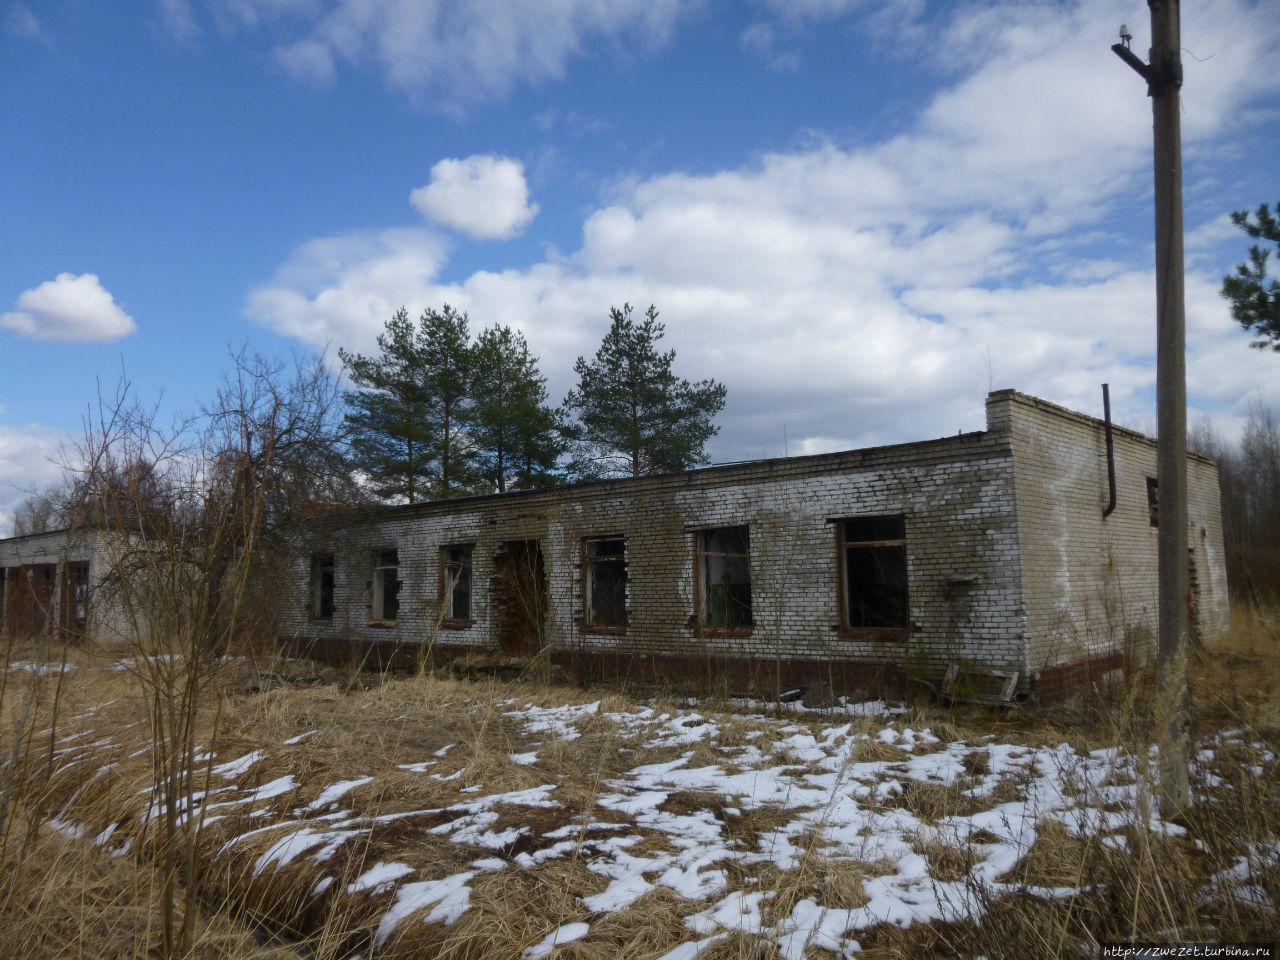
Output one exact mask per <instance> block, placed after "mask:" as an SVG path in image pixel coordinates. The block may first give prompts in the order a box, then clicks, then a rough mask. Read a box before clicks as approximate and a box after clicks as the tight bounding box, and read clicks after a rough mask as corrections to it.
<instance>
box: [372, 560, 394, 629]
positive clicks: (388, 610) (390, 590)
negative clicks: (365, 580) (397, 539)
mask: <svg viewBox="0 0 1280 960" xmlns="http://www.w3.org/2000/svg"><path fill="white" fill-rule="evenodd" d="M399 611H400V554H399V551H396V550H380V551H379V552H378V554H377V556H376V562H375V564H374V568H373V611H372V613H373V619H374V620H384V621H392V620H395V618H396V614H397V613H399Z"/></svg>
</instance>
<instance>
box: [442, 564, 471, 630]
mask: <svg viewBox="0 0 1280 960" xmlns="http://www.w3.org/2000/svg"><path fill="white" fill-rule="evenodd" d="M455 552H465V553H466V557H465V559H456V560H455V559H454V558H453V557H452V556H451V554H453V553H455ZM475 562H476V553H475V544H474V543H450V544H446V545H445V546H443V547H441V548H440V590H439V599H440V615H441V619H440V626H441V627H443V628H444V629H447V630H465V629H466V628H467V627H470V626H471V625H472V624H474V623H475V622H476V621H475V616H474V614H475V582H476V578H475ZM453 570H458V571H459V573H460V574H461V573H462V572H464V571H465V574H466V575H465V578H464V577H463V576H461V575H460V576H459V577H458V578H457V579H454V578H453V575H452V573H451V571H453ZM464 584H465V594H466V598H467V610H466V616H458V612H459V611H458V609H457V607H456V606H455V604H456V603H457V601H458V588H459V587H461V586H463V585H464Z"/></svg>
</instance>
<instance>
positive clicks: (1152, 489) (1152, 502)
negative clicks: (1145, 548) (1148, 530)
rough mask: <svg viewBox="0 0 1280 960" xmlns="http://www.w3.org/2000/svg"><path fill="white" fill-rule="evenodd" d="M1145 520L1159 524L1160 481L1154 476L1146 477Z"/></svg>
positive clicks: (1153, 524)
mask: <svg viewBox="0 0 1280 960" xmlns="http://www.w3.org/2000/svg"><path fill="white" fill-rule="evenodd" d="M1147 520H1148V521H1149V522H1150V523H1151V525H1152V526H1153V527H1158V526H1160V481H1159V480H1157V479H1156V478H1155V477H1147Z"/></svg>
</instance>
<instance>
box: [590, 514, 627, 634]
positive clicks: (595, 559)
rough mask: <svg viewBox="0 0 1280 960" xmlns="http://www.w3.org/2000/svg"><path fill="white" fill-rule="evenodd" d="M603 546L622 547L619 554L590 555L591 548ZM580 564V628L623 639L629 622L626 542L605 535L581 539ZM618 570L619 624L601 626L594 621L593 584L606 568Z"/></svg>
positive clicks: (603, 624)
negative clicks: (617, 566) (620, 587)
mask: <svg viewBox="0 0 1280 960" xmlns="http://www.w3.org/2000/svg"><path fill="white" fill-rule="evenodd" d="M602 543H620V544H622V552H621V553H610V554H596V555H592V553H591V547H592V545H593V544H602ZM581 563H582V628H583V629H584V630H586V631H587V632H589V633H603V634H613V635H622V634H625V633H626V632H627V625H628V623H629V622H630V611H629V609H628V606H627V601H628V599H629V598H628V591H629V589H630V577H629V569H628V562H627V538H626V537H624V536H622V535H621V534H607V535H603V536H598V537H584V538H583V539H582V547H581ZM616 565H620V566H621V573H622V576H621V583H622V596H621V601H622V607H621V610H622V613H621V617H620V618H619V619H620V620H621V622H620V623H601V622H598V621H597V620H596V619H595V614H596V609H595V606H596V605H595V583H596V577H597V574H598V573H599V571H600V570H601V569H602V568H604V567H606V566H608V567H613V566H616Z"/></svg>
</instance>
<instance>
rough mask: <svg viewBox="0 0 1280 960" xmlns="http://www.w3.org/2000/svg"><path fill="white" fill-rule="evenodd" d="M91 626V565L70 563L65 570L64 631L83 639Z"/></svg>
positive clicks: (63, 596) (63, 598) (83, 562)
mask: <svg viewBox="0 0 1280 960" xmlns="http://www.w3.org/2000/svg"><path fill="white" fill-rule="evenodd" d="M88 626H89V564H88V563H86V562H85V561H83V560H82V561H79V562H76V563H68V564H67V565H66V566H65V567H64V568H63V584H62V629H63V631H64V632H65V633H67V634H68V635H70V636H72V637H77V638H80V637H83V636H84V635H85V630H86V628H87V627H88Z"/></svg>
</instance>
